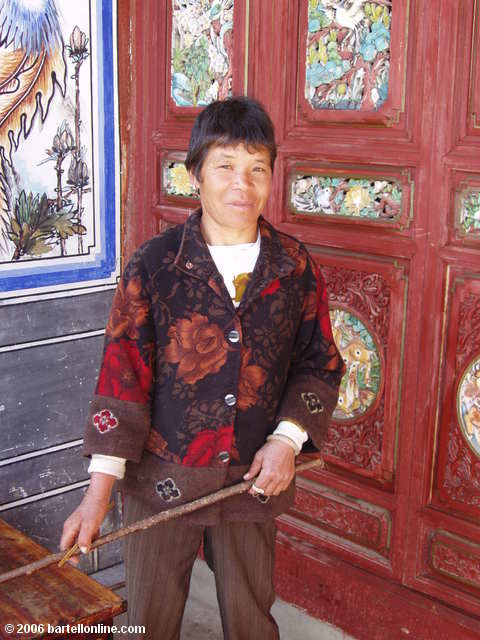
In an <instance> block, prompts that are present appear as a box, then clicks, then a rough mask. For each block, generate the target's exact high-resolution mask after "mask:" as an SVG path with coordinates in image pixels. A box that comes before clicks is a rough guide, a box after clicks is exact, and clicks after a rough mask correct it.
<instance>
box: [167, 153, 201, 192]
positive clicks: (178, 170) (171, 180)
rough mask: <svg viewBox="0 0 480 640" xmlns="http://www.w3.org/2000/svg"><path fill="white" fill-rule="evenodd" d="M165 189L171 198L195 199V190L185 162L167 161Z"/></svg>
mask: <svg viewBox="0 0 480 640" xmlns="http://www.w3.org/2000/svg"><path fill="white" fill-rule="evenodd" d="M163 188H164V190H165V193H166V194H167V195H169V196H183V197H184V198H194V197H196V195H195V189H194V188H193V186H192V183H191V182H190V179H189V177H188V173H187V170H186V168H185V165H184V164H183V162H175V161H171V160H167V161H166V162H165V163H164V165H163Z"/></svg>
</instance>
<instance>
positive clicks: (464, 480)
mask: <svg viewBox="0 0 480 640" xmlns="http://www.w3.org/2000/svg"><path fill="white" fill-rule="evenodd" d="M450 292H451V295H450V300H449V313H448V315H447V316H446V318H448V325H447V328H446V329H445V331H446V335H447V336H448V332H451V333H453V336H452V337H451V338H450V339H449V340H448V343H447V344H448V347H447V351H446V356H445V364H444V366H443V373H444V375H446V374H445V372H446V371H448V372H450V371H451V378H449V379H445V380H444V387H443V405H442V409H443V413H442V416H441V417H442V420H441V424H442V430H441V432H440V453H439V479H438V483H439V491H438V498H439V500H440V503H441V504H445V503H448V504H450V506H451V507H453V508H457V509H461V510H462V511H464V512H466V513H467V514H471V515H473V512H472V511H471V509H470V510H469V509H468V508H467V507H470V508H471V507H477V508H478V507H479V506H480V447H479V445H478V442H480V277H477V278H475V277H470V278H468V277H465V276H463V274H462V277H459V276H457V277H454V278H453V286H452V287H451V289H450Z"/></svg>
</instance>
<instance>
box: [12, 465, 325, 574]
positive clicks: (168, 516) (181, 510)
mask: <svg viewBox="0 0 480 640" xmlns="http://www.w3.org/2000/svg"><path fill="white" fill-rule="evenodd" d="M323 466H324V462H323V460H322V458H315V459H314V460H308V461H307V462H302V463H301V464H298V465H297V466H296V468H295V473H296V474H297V473H300V472H302V471H308V470H309V469H313V468H314V467H323ZM252 484H254V480H245V481H244V482H239V483H238V484H234V485H232V486H231V487H226V488H225V489H220V490H219V491H215V492H214V493H210V494H209V495H207V496H203V497H202V498H197V499H196V500H192V502H187V503H185V504H181V505H179V506H178V507H172V508H171V509H167V510H166V511H161V512H160V513H157V514H155V515H153V516H150V517H148V518H145V519H143V520H138V521H137V522H132V524H130V525H128V526H127V527H122V528H121V529H117V530H116V531H112V532H111V533H107V534H106V535H104V536H100V537H99V538H97V539H96V540H94V541H93V542H92V544H91V545H90V551H92V550H93V549H97V548H98V547H101V546H102V545H104V544H107V543H109V542H114V541H115V540H119V539H120V538H124V537H125V536H128V535H130V534H131V533H135V532H136V531H143V530H145V529H150V527H154V526H155V525H157V524H159V523H160V522H166V521H167V520H173V519H174V518H178V517H180V516H183V515H185V514H187V513H192V512H193V511H198V509H202V508H203V507H208V506H210V505H212V504H215V503H216V502H220V501H221V500H225V499H226V498H230V497H231V496H236V495H238V494H240V493H244V492H245V491H248V489H250V487H251V486H252ZM78 553H79V551H77V552H76V553H75V554H74V555H77V554H78ZM64 556H65V551H60V552H58V553H52V554H50V555H48V556H45V558H42V559H41V560H36V561H35V562H31V563H30V564H27V565H24V566H23V567H18V568H17V569H12V570H11V571H6V572H5V573H2V574H1V575H0V583H2V582H7V580H12V579H13V578H18V577H20V576H24V575H30V574H32V573H34V572H35V571H38V570H39V569H43V568H44V567H48V566H49V565H51V564H54V563H56V562H59V561H60V560H61V559H62V558H63V557H64Z"/></svg>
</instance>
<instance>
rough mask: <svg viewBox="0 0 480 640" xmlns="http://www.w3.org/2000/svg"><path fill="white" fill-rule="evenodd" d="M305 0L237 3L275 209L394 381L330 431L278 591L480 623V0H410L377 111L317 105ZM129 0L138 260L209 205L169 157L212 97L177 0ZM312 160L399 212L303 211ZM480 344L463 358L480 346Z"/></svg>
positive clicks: (389, 618)
mask: <svg viewBox="0 0 480 640" xmlns="http://www.w3.org/2000/svg"><path fill="white" fill-rule="evenodd" d="M306 5H307V0H275V2H266V1H265V0H250V1H249V2H248V1H247V0H236V1H235V27H234V28H235V36H234V43H235V44H234V59H233V84H234V89H235V90H236V91H237V92H242V91H243V90H244V86H243V82H244V77H245V67H244V64H245V55H246V54H247V52H248V59H247V61H246V70H247V91H248V93H249V94H250V95H252V96H254V97H256V98H258V99H260V100H261V101H262V102H263V103H264V104H265V106H266V107H267V109H268V110H269V112H270V113H271V115H272V118H273V120H274V123H275V127H276V134H277V141H278V161H277V165H276V168H275V175H274V181H273V191H272V196H271V198H270V201H269V204H268V207H267V210H266V212H265V214H266V216H267V217H268V218H269V219H270V220H272V221H273V222H274V224H276V225H277V227H279V228H280V229H282V230H284V231H285V232H287V233H291V234H293V235H295V236H297V237H298V238H300V239H301V240H302V241H303V242H305V243H306V244H307V245H308V246H309V248H310V250H311V252H312V254H313V255H314V257H315V259H316V260H317V261H318V263H319V264H320V265H322V268H323V270H324V273H325V275H326V276H327V280H329V281H330V283H331V284H330V292H329V293H330V299H331V301H332V303H337V304H340V305H348V306H349V308H351V309H352V310H354V311H355V312H356V313H358V314H360V316H361V317H362V318H364V319H365V322H366V324H367V323H368V327H369V328H370V329H371V330H372V332H374V334H375V337H376V340H377V342H378V343H379V345H380V349H381V351H382V358H383V360H384V371H385V376H384V382H383V393H382V397H381V399H379V401H378V403H377V404H376V406H375V407H374V408H373V409H372V411H371V412H369V413H370V415H366V416H364V419H362V420H360V421H359V423H358V424H353V425H347V427H348V428H345V429H344V430H343V431H342V434H341V437H340V440H338V437H337V436H338V433H337V434H333V436H334V440H335V438H337V439H336V440H335V442H333V441H332V440H331V437H332V436H329V439H328V440H327V442H326V444H325V454H326V459H327V460H328V468H327V469H326V470H323V471H318V472H311V473H309V474H306V475H305V480H302V481H301V483H300V485H301V490H300V493H299V498H298V499H297V505H296V507H295V509H294V510H293V511H292V512H291V513H290V514H288V516H285V517H283V518H281V519H280V521H279V528H280V531H281V535H280V543H279V545H278V554H277V587H278V590H279V594H280V595H281V596H282V597H283V598H285V599H287V600H290V601H292V602H294V603H296V604H298V605H299V606H302V607H305V608H307V610H308V611H309V612H310V613H312V615H316V616H319V617H322V618H324V619H326V620H328V621H330V622H332V623H334V624H337V625H338V626H340V627H342V628H343V629H345V630H346V631H348V632H349V633H351V634H353V635H354V636H355V637H357V638H359V639H360V640H363V639H364V638H365V639H368V640H375V639H377V638H378V639H381V640H385V639H386V638H388V640H395V639H396V638H408V637H410V638H415V639H420V640H421V639H425V640H430V639H433V638H435V640H443V639H444V638H445V639H447V638H448V640H451V639H452V638H455V639H457V638H458V639H459V640H463V639H467V638H478V637H479V635H480V626H479V625H480V622H479V619H480V582H479V579H478V572H479V569H478V567H479V564H478V563H479V557H480V554H479V551H478V547H477V545H478V541H479V540H480V524H479V523H480V511H479V510H480V507H479V503H478V502H477V501H480V480H479V477H478V473H479V472H480V471H479V469H480V466H479V465H480V459H479V458H478V457H476V456H475V455H474V454H473V453H472V452H471V451H470V450H469V451H468V452H466V454H465V456H466V458H465V459H466V460H467V462H468V464H466V463H465V464H463V465H462V464H460V463H458V457H459V456H460V457H461V456H462V455H463V454H462V453H461V451H462V447H466V446H467V445H466V444H464V443H463V442H462V440H461V438H462V436H461V434H460V433H459V432H458V425H457V428H456V426H455V420H456V413H455V411H456V410H455V406H454V405H455V397H456V390H457V386H458V372H459V367H458V366H457V365H458V363H457V357H458V356H457V352H458V351H459V346H458V345H459V335H460V334H462V331H465V329H464V324H465V323H464V321H463V320H462V318H463V317H464V315H465V312H464V310H465V309H466V305H467V306H468V304H470V305H471V307H472V309H476V308H477V307H476V306H475V305H480V302H479V300H480V291H479V289H478V283H479V282H480V258H479V255H480V254H479V249H480V242H477V240H475V239H473V240H472V238H465V237H463V236H462V235H461V234H459V232H458V228H457V227H458V225H457V227H456V223H455V215H454V212H455V207H458V198H459V193H461V190H462V189H464V188H465V186H469V187H472V188H473V187H475V186H478V185H480V153H479V151H480V138H479V132H480V115H478V114H479V113H480V103H479V101H480V97H479V96H480V92H479V90H478V89H479V88H480V70H479V69H480V65H479V64H478V60H479V57H478V56H479V50H480V27H479V16H480V2H479V0H462V2H458V1H457V0H437V1H436V2H428V1H427V0H415V1H414V0H410V2H409V1H408V0H395V2H394V3H393V12H394V14H393V22H392V25H393V26H392V54H391V55H392V66H391V72H390V80H391V84H390V93H389V98H388V100H387V103H386V104H385V105H384V106H383V107H382V108H380V109H379V111H378V112H372V113H354V112H348V113H347V112H340V111H337V112H330V111H329V112H326V111H321V112H315V113H314V112H313V111H312V110H311V109H310V107H309V105H308V103H306V101H305V99H304V97H303V87H304V60H305V42H306V22H305V16H306ZM122 6H123V7H124V8H125V11H128V16H129V18H128V22H125V23H124V28H123V29H122V33H123V35H122V39H125V38H127V39H128V42H125V40H124V43H125V46H124V48H123V53H122V54H121V57H120V62H121V67H120V69H121V73H122V74H125V73H127V72H128V76H127V78H128V79H129V86H130V88H129V89H128V90H127V89H124V92H123V93H122V95H121V100H122V105H121V106H122V110H121V116H122V114H123V116H122V122H123V123H124V124H123V125H122V132H123V137H124V139H127V137H128V146H127V145H125V153H124V157H126V162H125V163H124V164H123V166H124V170H125V171H127V178H125V183H126V188H125V229H124V231H125V233H124V247H125V256H126V257H128V255H130V254H131V252H132V251H133V249H134V247H135V246H137V245H138V244H140V242H141V241H143V240H144V239H146V238H148V237H150V236H151V235H152V234H154V233H156V232H158V231H159V230H160V229H162V228H165V227H166V226H168V225H171V224H176V223H178V222H181V221H182V220H184V219H185V216H186V215H187V214H188V213H189V212H190V211H191V210H192V209H193V208H195V206H196V204H195V202H193V201H192V200H189V199H186V198H176V197H172V196H167V195H166V194H165V193H164V191H163V189H162V175H161V174H162V171H161V168H162V162H163V159H164V158H165V157H169V156H170V155H171V154H172V153H174V154H177V153H180V154H181V153H185V151H186V148H187V145H188V139H189V135H190V129H191V125H192V123H193V118H194V116H195V114H196V112H197V110H195V109H187V110H183V109H181V108H179V107H176V106H174V105H172V102H171V99H170V85H169V74H170V58H169V56H170V40H169V33H170V31H169V30H170V13H169V12H170V6H171V3H170V2H157V1H156V0H145V1H144V2H142V3H137V2H134V1H133V0H122ZM247 18H248V30H246V28H245V27H246V20H247ZM126 24H128V30H127V29H126ZM247 31H248V32H247ZM247 43H248V47H247ZM126 52H128V53H126ZM122 60H123V62H122ZM122 69H123V70H124V71H122ZM125 70H127V71H125ZM123 149H124V146H122V150H123ZM296 171H299V172H306V173H308V172H309V171H311V172H312V173H316V172H317V173H318V172H321V173H323V172H324V173H326V174H328V175H334V176H341V175H342V174H343V173H345V174H348V175H349V176H371V177H372V178H375V177H381V176H384V177H389V178H391V179H398V180H399V181H400V182H401V184H402V189H403V192H404V204H403V210H402V215H401V217H400V219H399V220H398V221H397V222H395V223H393V224H388V223H384V222H383V223H375V222H373V223H368V222H367V223H365V221H363V220H360V221H359V220H358V219H343V220H342V219H341V218H338V217H337V218H334V219H330V218H324V219H318V218H314V217H311V216H306V215H298V214H295V213H294V212H293V210H292V208H291V207H290V206H289V184H290V181H291V179H292V175H293V174H294V173H295V172H296ZM447 274H449V280H448V284H447ZM468 296H473V300H472V301H471V302H469V299H468ZM381 300H383V302H382V304H379V301H381ZM376 301H377V303H378V304H377V303H376ZM382 305H383V306H382ZM462 313H463V315H462ZM462 323H463V324H462ZM475 326H476V325H475ZM468 340H470V342H468V345H467V346H468V347H469V349H470V351H469V350H468V349H466V352H465V353H466V355H465V358H467V356H468V357H469V355H468V354H470V352H471V353H472V354H475V353H476V352H478V350H480V347H477V342H478V341H477V340H476V339H475V340H474V339H470V338H468ZM467 352H468V353H467ZM344 426H345V425H344ZM452 430H453V431H452ZM452 433H453V434H454V435H453V436H452ZM362 437H363V438H364V439H363V440H362ZM367 441H368V447H367V449H362V448H361V447H362V446H363V442H367ZM355 447H357V452H356V455H355ZM455 452H457V453H455ZM458 452H460V453H458ZM360 453H361V454H362V455H360ZM362 456H363V457H362ZM372 456H373V457H372ZM455 456H456V457H455ZM371 460H373V461H374V462H371ZM455 478H457V479H456V480H455ZM458 482H460V483H461V484H462V485H463V490H464V492H466V493H468V496H470V497H469V498H468V499H462V497H461V495H460V493H461V491H462V486H460V485H458ZM452 483H453V484H455V483H457V484H456V486H455V487H453V489H452V486H453V485H452ZM459 486H460V488H459ZM449 487H450V488H449Z"/></svg>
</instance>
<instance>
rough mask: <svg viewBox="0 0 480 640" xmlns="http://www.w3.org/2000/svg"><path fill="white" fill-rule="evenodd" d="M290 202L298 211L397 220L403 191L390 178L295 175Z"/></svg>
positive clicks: (323, 214)
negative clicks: (369, 178)
mask: <svg viewBox="0 0 480 640" xmlns="http://www.w3.org/2000/svg"><path fill="white" fill-rule="evenodd" d="M290 204H291V207H292V209H293V210H294V211H296V212H297V213H308V214H314V215H322V216H332V215H334V216H344V217H346V218H360V219H364V220H365V219H367V220H396V219H398V218H399V216H400V211H401V205H402V190H401V187H400V188H399V185H398V184H396V183H395V182H393V181H391V180H374V179H371V180H368V179H356V178H349V177H344V178H337V177H330V176H319V175H318V176H315V175H296V176H294V178H293V180H292V183H291V190H290Z"/></svg>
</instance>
